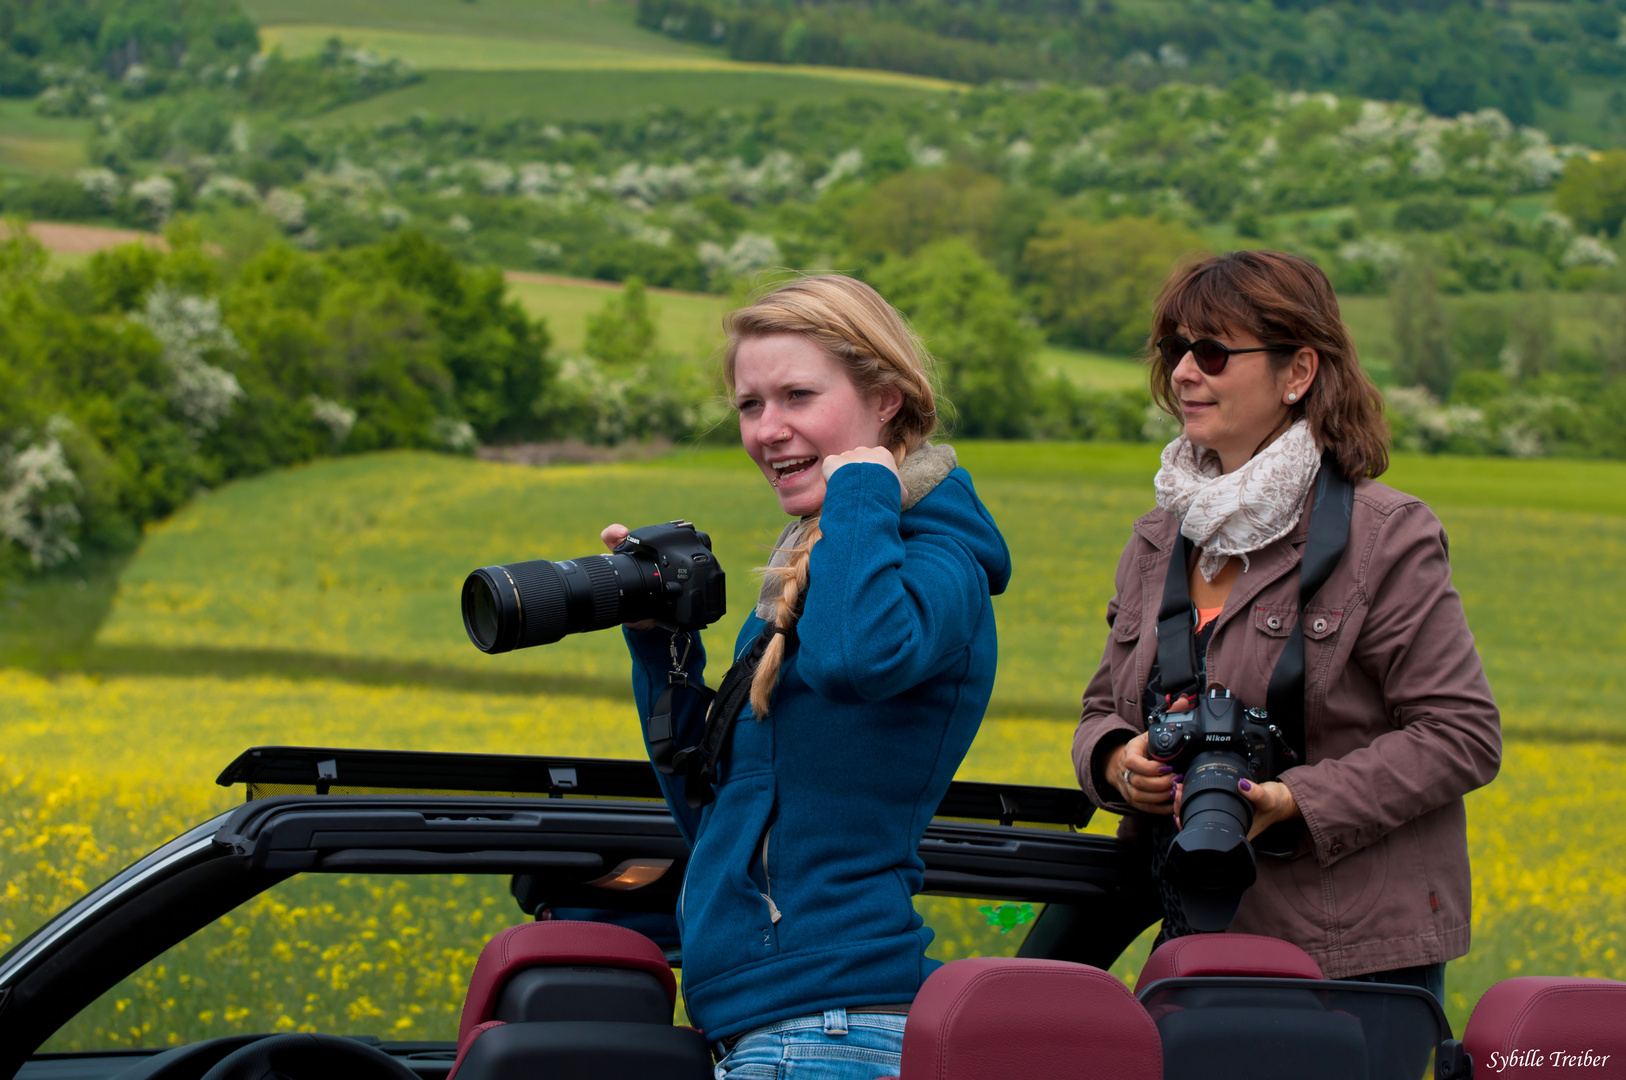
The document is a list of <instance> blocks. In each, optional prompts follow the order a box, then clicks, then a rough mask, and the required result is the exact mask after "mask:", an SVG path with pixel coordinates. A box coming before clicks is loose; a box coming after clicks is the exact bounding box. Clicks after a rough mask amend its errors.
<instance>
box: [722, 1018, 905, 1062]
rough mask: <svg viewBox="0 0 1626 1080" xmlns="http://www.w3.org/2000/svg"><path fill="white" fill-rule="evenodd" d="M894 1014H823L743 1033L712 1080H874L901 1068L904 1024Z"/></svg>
mask: <svg viewBox="0 0 1626 1080" xmlns="http://www.w3.org/2000/svg"><path fill="white" fill-rule="evenodd" d="M907 1019H908V1017H906V1016H903V1015H901V1014H893V1013H851V1014H849V1013H848V1012H847V1010H846V1009H826V1010H825V1011H824V1015H823V1016H798V1017H796V1018H795V1019H793V1020H781V1021H780V1022H779V1023H777V1024H769V1025H768V1026H766V1027H759V1028H757V1029H755V1030H753V1031H748V1032H746V1033H745V1034H744V1035H742V1036H740V1039H739V1041H738V1042H736V1043H735V1044H734V1047H733V1049H732V1050H730V1051H729V1052H728V1053H727V1055H725V1056H724V1057H723V1059H722V1060H721V1061H719V1062H717V1070H716V1077H717V1080H879V1078H880V1077H883V1076H897V1075H898V1073H899V1071H900V1070H901V1069H902V1065H903V1023H904V1021H905V1020H907Z"/></svg>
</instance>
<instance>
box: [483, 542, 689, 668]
mask: <svg viewBox="0 0 1626 1080" xmlns="http://www.w3.org/2000/svg"><path fill="white" fill-rule="evenodd" d="M661 588H662V583H661V578H660V573H659V572H658V571H657V570H656V569H655V567H654V565H653V564H652V563H650V562H648V561H646V560H642V559H635V558H633V557H632V556H630V555H589V556H588V557H587V558H585V559H570V560H568V561H566V562H549V561H548V560H546V559H537V560H535V561H532V562H522V563H510V564H508V565H507V566H486V567H481V568H480V569H479V570H476V571H474V573H472V574H470V575H469V576H468V578H467V579H466V580H465V581H464V582H463V628H464V629H465V630H467V631H468V633H469V640H470V641H472V642H474V645H475V647H476V648H478V649H480V650H481V651H482V652H488V653H502V652H509V651H511V650H513V649H528V648H530V647H531V646H533V645H548V644H551V643H553V642H555V641H558V640H559V639H560V638H562V637H564V636H565V635H566V634H579V633H582V632H584V631H588V630H602V629H604V628H605V627H609V626H614V625H615V624H616V623H622V622H635V621H637V620H639V619H647V618H650V617H651V616H652V615H653V614H654V612H655V605H656V602H657V600H658V599H659V597H660V595H661Z"/></svg>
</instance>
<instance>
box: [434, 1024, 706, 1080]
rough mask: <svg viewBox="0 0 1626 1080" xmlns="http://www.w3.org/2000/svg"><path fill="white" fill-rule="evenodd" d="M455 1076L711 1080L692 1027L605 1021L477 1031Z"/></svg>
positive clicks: (467, 1079)
mask: <svg viewBox="0 0 1626 1080" xmlns="http://www.w3.org/2000/svg"><path fill="white" fill-rule="evenodd" d="M457 1076H458V1080H544V1078H545V1080H712V1063H711V1051H710V1049H709V1048H708V1047H707V1046H706V1039H705V1036H703V1035H701V1034H700V1032H698V1031H695V1030H694V1029H693V1028H686V1027H671V1026H666V1027H663V1026H661V1025H658V1024H629V1023H617V1022H615V1021H606V1020H578V1021H569V1022H554V1023H529V1024H503V1025H501V1026H499V1027H493V1028H491V1029H489V1030H487V1031H483V1032H481V1033H480V1036H479V1038H477V1039H475V1040H474V1042H473V1043H472V1044H471V1045H470V1046H469V1049H468V1053H467V1055H466V1056H465V1057H464V1058H463V1062H462V1064H461V1066H460V1067H459V1068H458V1071H457Z"/></svg>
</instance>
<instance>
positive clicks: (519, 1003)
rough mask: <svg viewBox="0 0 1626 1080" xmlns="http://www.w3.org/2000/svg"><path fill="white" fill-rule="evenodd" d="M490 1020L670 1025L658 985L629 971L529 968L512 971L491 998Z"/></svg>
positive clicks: (643, 974) (645, 974)
mask: <svg viewBox="0 0 1626 1080" xmlns="http://www.w3.org/2000/svg"><path fill="white" fill-rule="evenodd" d="M492 1019H494V1020H502V1021H505V1022H507V1023H510V1024H517V1023H524V1022H526V1021H536V1020H560V1021H564V1020H606V1021H621V1022H624V1023H635V1024H667V1025H670V1024H671V1023H672V1000H671V999H670V998H668V997H667V996H666V989H665V988H664V987H663V986H661V984H660V980H658V979H656V978H655V976H653V975H651V974H650V973H649V972H647V971H634V970H632V969H630V968H612V967H587V966H581V965H575V966H571V967H535V968H526V969H525V970H523V971H518V972H515V973H514V974H513V975H510V976H509V977H508V981H507V982H505V983H503V985H502V989H501V990H500V991H498V993H497V1007H496V1010H495V1011H494V1013H493V1015H492Z"/></svg>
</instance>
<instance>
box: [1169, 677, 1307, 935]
mask: <svg viewBox="0 0 1626 1080" xmlns="http://www.w3.org/2000/svg"><path fill="white" fill-rule="evenodd" d="M1146 732H1147V739H1146V752H1147V756H1149V757H1151V758H1152V759H1153V760H1155V761H1162V762H1165V763H1166V764H1168V765H1169V766H1171V767H1172V768H1173V769H1174V770H1175V771H1176V772H1177V773H1183V774H1184V780H1183V786H1182V789H1181V796H1180V831H1179V832H1178V833H1176V834H1175V837H1174V840H1173V842H1172V843H1171V844H1170V845H1169V851H1168V873H1169V879H1170V881H1171V883H1172V884H1173V885H1174V886H1175V887H1176V888H1177V889H1178V891H1179V893H1180V897H1181V902H1182V906H1183V908H1184V914H1185V917H1186V921H1187V922H1189V923H1190V924H1191V926H1192V928H1193V929H1195V930H1199V931H1203V932H1214V931H1221V930H1225V929H1226V928H1228V927H1229V926H1230V925H1231V920H1232V919H1234V918H1235V917H1236V912H1237V908H1238V907H1239V906H1240V905H1241V903H1242V894H1243V893H1244V892H1246V891H1247V889H1248V888H1249V886H1251V885H1252V884H1253V883H1254V881H1255V880H1256V879H1257V878H1258V867H1257V866H1256V865H1255V862H1254V852H1253V845H1251V844H1249V843H1248V832H1249V830H1250V829H1252V827H1253V803H1251V802H1249V801H1248V798H1247V796H1245V795H1243V794H1242V791H1241V789H1240V787H1239V784H1240V782H1241V781H1242V780H1249V781H1252V782H1256V783H1257V782H1261V781H1265V780H1274V779H1275V778H1276V777H1277V776H1278V775H1279V774H1280V773H1281V772H1282V770H1283V769H1286V768H1288V767H1290V766H1291V765H1292V764H1293V763H1294V762H1293V754H1292V751H1291V750H1290V749H1289V748H1288V746H1287V743H1286V740H1285V739H1284V738H1283V737H1282V734H1281V732H1280V731H1279V730H1278V729H1277V728H1276V726H1275V725H1273V724H1271V722H1270V717H1269V716H1268V715H1267V714H1266V712H1265V710H1263V709H1249V708H1245V707H1243V705H1242V703H1241V702H1240V701H1238V700H1237V699H1236V698H1234V697H1232V696H1231V692H1230V691H1229V690H1226V689H1223V688H1215V689H1212V690H1209V691H1208V692H1207V693H1205V694H1201V695H1199V696H1198V698H1197V701H1196V703H1195V704H1194V706H1193V708H1192V709H1191V711H1190V712H1184V713H1170V712H1166V711H1164V710H1161V709H1159V710H1156V711H1154V712H1152V713H1150V714H1149V715H1148V716H1147V718H1146ZM1267 832H1268V830H1267ZM1261 839H1263V837H1261Z"/></svg>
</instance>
